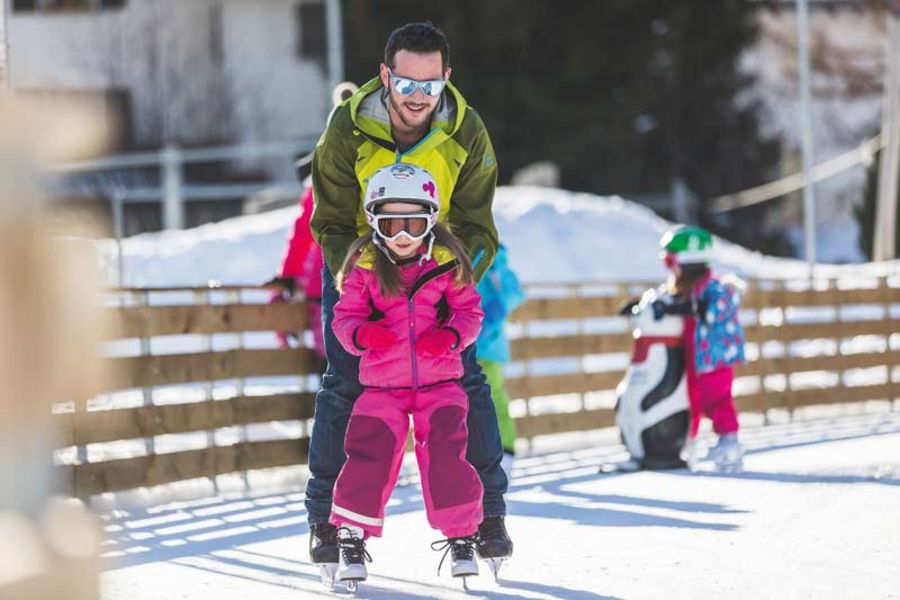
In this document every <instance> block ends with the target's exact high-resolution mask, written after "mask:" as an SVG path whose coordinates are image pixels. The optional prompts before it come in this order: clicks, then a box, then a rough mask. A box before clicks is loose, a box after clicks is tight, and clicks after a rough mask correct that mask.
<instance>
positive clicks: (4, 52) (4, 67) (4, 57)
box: [0, 0, 9, 94]
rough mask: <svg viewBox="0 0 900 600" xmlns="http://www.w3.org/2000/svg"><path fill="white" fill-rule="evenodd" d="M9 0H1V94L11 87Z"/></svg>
mask: <svg viewBox="0 0 900 600" xmlns="http://www.w3.org/2000/svg"><path fill="white" fill-rule="evenodd" d="M6 5H7V0H0V94H2V93H3V92H5V91H6V88H8V87H9V43H8V42H7V37H6V23H7V18H8V15H7V8H6Z"/></svg>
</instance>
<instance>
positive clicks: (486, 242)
mask: <svg viewBox="0 0 900 600" xmlns="http://www.w3.org/2000/svg"><path fill="white" fill-rule="evenodd" d="M472 116H473V117H474V118H475V119H476V121H475V126H476V127H477V128H478V131H477V132H476V133H475V139H474V141H473V143H472V146H471V147H470V148H469V156H468V158H467V160H466V164H464V165H463V167H462V169H461V170H460V173H459V178H458V179H457V182H456V188H455V189H454V190H453V197H452V198H451V199H450V212H449V214H448V217H449V221H450V225H451V227H452V229H453V233H455V234H456V235H457V236H458V237H459V239H460V240H462V242H463V244H465V246H466V249H467V250H468V251H469V257H470V258H471V259H472V263H473V265H474V266H475V278H476V280H479V279H481V277H482V276H483V275H484V273H485V271H487V269H488V267H490V266H491V263H492V262H493V260H494V255H495V254H496V253H497V245H498V243H499V241H498V236H497V228H496V227H495V226H494V214H493V212H492V207H493V203H494V190H495V189H496V187H497V158H496V156H495V155H494V148H493V146H492V145H491V139H490V137H489V136H488V133H487V130H486V129H485V128H484V124H483V123H482V122H481V119H480V118H479V117H478V116H477V115H475V113H474V112H473V113H472Z"/></svg>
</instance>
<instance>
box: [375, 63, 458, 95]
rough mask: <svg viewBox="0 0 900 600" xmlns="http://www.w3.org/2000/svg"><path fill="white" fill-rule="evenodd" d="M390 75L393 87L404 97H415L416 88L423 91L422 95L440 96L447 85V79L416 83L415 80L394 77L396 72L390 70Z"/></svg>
mask: <svg viewBox="0 0 900 600" xmlns="http://www.w3.org/2000/svg"><path fill="white" fill-rule="evenodd" d="M388 75H389V76H390V79H391V85H392V86H394V90H396V92H397V93H398V94H401V95H403V96H411V95H413V94H414V93H415V92H416V88H419V89H420V90H422V93H423V94H425V95H426V96H432V97H434V96H440V95H441V92H442V91H444V86H445V85H446V83H447V81H446V80H445V79H431V80H428V81H416V80H415V79H409V78H408V77H399V76H397V75H394V72H393V71H391V70H390V69H388Z"/></svg>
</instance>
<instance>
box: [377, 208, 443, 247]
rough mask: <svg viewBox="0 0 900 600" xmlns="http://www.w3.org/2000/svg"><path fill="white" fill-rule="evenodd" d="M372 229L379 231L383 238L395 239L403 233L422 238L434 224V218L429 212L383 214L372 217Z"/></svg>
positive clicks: (412, 238) (413, 238)
mask: <svg viewBox="0 0 900 600" xmlns="http://www.w3.org/2000/svg"><path fill="white" fill-rule="evenodd" d="M370 224H371V225H372V229H374V230H375V231H377V232H378V235H380V236H381V237H382V238H384V239H385V240H388V241H391V242H393V241H395V240H396V239H397V238H399V237H400V236H401V235H405V236H406V237H408V238H409V239H411V240H413V241H417V240H421V239H422V238H424V237H425V236H426V235H428V233H429V232H430V231H431V228H432V227H433V226H434V218H433V216H432V215H429V214H427V213H412V214H391V213H386V214H381V215H375V217H373V218H372V220H371V223H370Z"/></svg>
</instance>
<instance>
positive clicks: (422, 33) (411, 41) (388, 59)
mask: <svg viewBox="0 0 900 600" xmlns="http://www.w3.org/2000/svg"><path fill="white" fill-rule="evenodd" d="M400 50H408V51H409V52H415V53H417V54H428V53H430V52H440V53H441V64H442V67H443V68H442V69H441V70H442V71H446V70H447V68H448V67H449V66H450V43H449V42H447V36H445V35H444V32H443V31H441V30H440V29H438V28H437V27H435V26H434V25H432V24H431V22H430V21H426V22H424V23H407V24H406V25H402V26H400V27H398V28H397V29H395V30H393V31H392V32H391V34H390V35H389V36H388V39H387V44H385V46H384V64H386V65H387V66H389V67H390V68H392V69H393V68H394V57H395V56H396V55H397V52H399V51H400Z"/></svg>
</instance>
